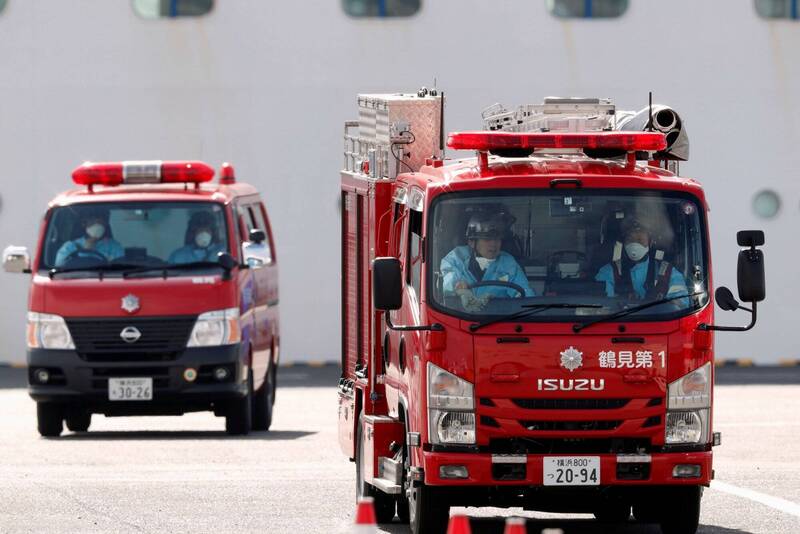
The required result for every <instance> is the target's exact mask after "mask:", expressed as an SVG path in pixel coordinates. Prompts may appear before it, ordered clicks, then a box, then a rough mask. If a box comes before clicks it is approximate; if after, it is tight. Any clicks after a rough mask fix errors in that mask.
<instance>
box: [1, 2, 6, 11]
mask: <svg viewBox="0 0 800 534" xmlns="http://www.w3.org/2000/svg"><path fill="white" fill-rule="evenodd" d="M7 3H8V0H0V11H3V10H4V9H5V8H6V4H7Z"/></svg>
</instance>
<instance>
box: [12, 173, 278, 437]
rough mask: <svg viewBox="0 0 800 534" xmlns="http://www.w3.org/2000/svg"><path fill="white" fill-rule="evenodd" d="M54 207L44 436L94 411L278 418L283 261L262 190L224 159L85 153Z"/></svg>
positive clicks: (24, 261)
mask: <svg viewBox="0 0 800 534" xmlns="http://www.w3.org/2000/svg"><path fill="white" fill-rule="evenodd" d="M72 177H73V180H74V182H75V183H76V184H78V185H80V186H82V187H81V188H79V189H75V190H72V191H68V192H66V193H63V194H61V195H59V196H57V197H56V198H55V199H54V200H53V201H52V202H51V203H50V206H49V208H48V209H47V212H46V213H45V216H44V221H43V223H42V229H41V235H40V236H39V245H38V248H37V251H36V254H35V257H34V259H33V262H32V263H31V258H30V255H29V253H28V251H27V249H26V248H25V247H19V246H11V247H8V248H6V250H5V251H4V253H3V265H4V268H5V270H6V271H9V272H27V273H32V275H33V276H32V281H31V289H30V299H29V312H28V324H27V344H28V355H27V359H28V368H29V377H28V379H29V392H30V395H31V397H32V398H33V399H34V400H35V401H36V405H37V415H38V428H39V432H40V433H41V434H42V435H43V436H58V435H59V434H61V432H62V430H63V423H64V421H66V424H67V428H69V429H70V430H72V431H77V432H80V431H86V430H87V429H88V428H89V425H90V424H91V417H92V414H94V413H101V414H105V415H107V416H127V415H182V414H184V413H186V412H192V411H202V410H212V411H213V412H214V413H215V414H216V415H218V416H224V417H225V427H226V430H227V431H228V432H229V433H231V434H246V433H248V432H249V431H250V430H251V428H252V429H256V430H268V429H269V427H270V423H271V420H272V407H273V403H274V400H275V384H276V383H275V370H276V366H277V363H278V350H279V346H280V342H279V340H280V336H279V324H278V306H277V304H278V278H277V276H278V271H277V261H276V257H275V250H274V248H273V246H272V232H271V230H270V225H269V219H268V217H267V212H266V210H265V209H264V205H263V203H262V201H261V198H260V196H259V194H258V191H257V190H256V189H255V188H254V187H253V186H251V185H248V184H245V183H239V182H237V180H236V177H235V174H234V170H233V167H232V166H231V165H229V164H224V165H223V167H222V169H221V173H220V178H219V183H215V184H212V183H208V182H210V181H211V180H212V178H213V177H214V169H213V168H211V167H209V166H208V165H206V164H205V163H202V162H197V161H169V162H168V161H165V162H161V161H127V162H118V163H86V164H84V165H82V166H80V167H78V168H77V169H75V171H74V172H73V173H72Z"/></svg>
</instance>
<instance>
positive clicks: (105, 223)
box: [39, 202, 228, 276]
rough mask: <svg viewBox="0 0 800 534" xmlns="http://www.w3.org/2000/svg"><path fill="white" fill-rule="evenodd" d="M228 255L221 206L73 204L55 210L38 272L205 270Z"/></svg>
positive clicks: (50, 221) (193, 203) (202, 204)
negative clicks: (195, 265)
mask: <svg viewBox="0 0 800 534" xmlns="http://www.w3.org/2000/svg"><path fill="white" fill-rule="evenodd" d="M225 251H228V239H227V225H226V224H225V211H224V207H223V205H221V204H217V203H212V202H118V203H91V204H89V203H86V204H73V205H71V206H64V207H58V208H54V209H53V211H52V213H51V216H50V218H49V223H48V225H47V230H46V234H45V240H44V249H43V251H42V255H41V261H40V264H39V268H40V269H43V270H51V269H54V272H58V271H62V272H76V273H78V272H81V273H82V274H83V275H84V276H85V275H86V274H87V273H89V274H91V272H92V271H110V270H113V269H114V268H115V267H120V268H128V267H130V268H135V267H154V268H159V267H169V266H174V265H187V264H191V263H198V264H199V265H202V263H200V262H209V261H212V262H216V261H217V255H218V254H219V253H220V252H225ZM205 268H206V269H209V268H213V267H209V266H208V265H206V266H205Z"/></svg>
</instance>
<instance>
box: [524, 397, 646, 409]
mask: <svg viewBox="0 0 800 534" xmlns="http://www.w3.org/2000/svg"><path fill="white" fill-rule="evenodd" d="M511 400H512V402H513V403H514V404H516V405H517V406H518V407H520V408H525V409H526V410H616V409H618V408H622V407H624V406H625V405H627V404H628V403H629V402H630V399H511Z"/></svg>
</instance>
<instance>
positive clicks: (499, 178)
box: [338, 90, 765, 534]
mask: <svg viewBox="0 0 800 534" xmlns="http://www.w3.org/2000/svg"><path fill="white" fill-rule="evenodd" d="M358 103H359V120H358V121H353V122H348V123H346V126H345V148H344V159H345V165H344V170H343V171H342V173H341V184H342V185H341V191H342V193H341V194H342V376H341V380H340V383H339V416H338V417H339V442H340V445H341V447H342V450H343V452H344V453H345V454H346V455H347V456H348V457H349V458H350V459H352V460H354V461H355V465H356V475H357V476H356V478H357V493H358V496H359V497H361V496H371V497H373V498H374V499H375V504H376V509H377V514H378V517H379V520H380V521H389V520H391V519H392V518H393V517H394V516H395V514H397V515H398V516H399V518H400V519H401V520H402V521H406V522H410V527H411V531H412V532H414V533H415V534H418V533H422V532H429V533H437V532H444V530H445V528H446V522H447V518H448V510H449V507H450V506H521V507H524V508H526V509H534V510H547V511H554V512H564V513H567V512H584V513H586V512H588V513H594V515H595V516H596V517H597V519H598V520H601V521H609V522H618V521H628V520H630V519H631V516H632V515H633V517H634V518H635V519H636V520H638V521H646V522H657V523H660V524H661V526H662V530H663V531H664V532H666V533H693V532H695V530H696V528H697V525H698V520H699V513H700V500H701V495H702V490H703V487H704V486H708V485H709V482H710V481H711V480H712V478H713V470H712V446H713V445H716V444H718V443H719V441H720V435H719V434H718V433H715V432H713V431H712V412H711V406H712V399H713V382H714V367H713V361H714V360H713V358H714V356H713V354H714V338H713V332H714V330H746V329H749V328H752V326H753V324H754V323H755V319H756V303H757V302H758V301H761V300H763V298H764V295H765V292H764V271H763V254H762V251H761V250H760V249H759V248H758V247H759V246H761V245H763V243H764V235H763V233H762V232H760V231H743V232H739V234H738V235H737V239H738V244H739V246H740V247H742V249H743V250H741V251H740V252H739V260H738V292H739V299H740V300H742V301H745V302H749V303H752V304H751V308H744V307H743V306H740V304H739V301H737V300H736V299H735V298H734V297H733V294H732V293H731V291H730V290H728V289H726V288H724V287H720V288H718V289H717V291H716V301H717V304H718V305H719V306H720V307H721V308H723V309H725V310H735V309H737V308H740V307H741V308H742V309H745V310H747V311H749V312H750V313H751V316H752V319H751V322H750V324H749V326H746V327H724V326H715V325H714V324H713V321H714V307H713V304H712V299H711V298H710V295H711V292H712V278H711V257H710V250H711V248H710V244H709V231H708V220H707V218H708V205H707V203H706V199H705V195H704V193H703V190H702V188H701V186H700V184H699V183H698V182H696V181H695V180H693V179H690V178H684V177H681V176H679V174H678V170H679V169H678V165H679V162H680V161H681V160H685V159H686V158H687V157H688V148H689V147H688V137H687V136H686V130H685V127H684V125H683V121H682V119H681V117H680V116H679V115H678V114H677V113H676V112H675V110H673V109H671V108H669V107H666V106H652V105H651V106H648V107H646V108H645V109H643V110H642V111H640V112H623V111H620V110H616V108H615V106H614V104H613V103H612V102H610V101H608V100H602V99H574V98H572V99H570V98H567V99H559V98H549V99H546V100H545V102H544V103H543V104H539V105H526V106H521V107H520V108H518V109H516V110H507V109H505V108H504V107H502V106H500V105H495V106H492V107H490V108H488V109H487V110H485V111H484V113H483V120H484V129H483V130H481V131H473V132H460V133H451V134H449V136H448V137H447V146H448V147H449V148H451V149H455V150H464V151H472V152H473V153H474V154H475V155H474V157H466V158H464V159H443V149H444V144H445V141H444V134H443V128H442V123H443V120H442V119H443V109H444V105H443V104H444V97H443V95H442V94H439V93H437V92H436V91H428V90H421V91H420V92H419V93H416V94H386V95H360V96H359V97H358ZM356 129H357V131H356Z"/></svg>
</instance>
